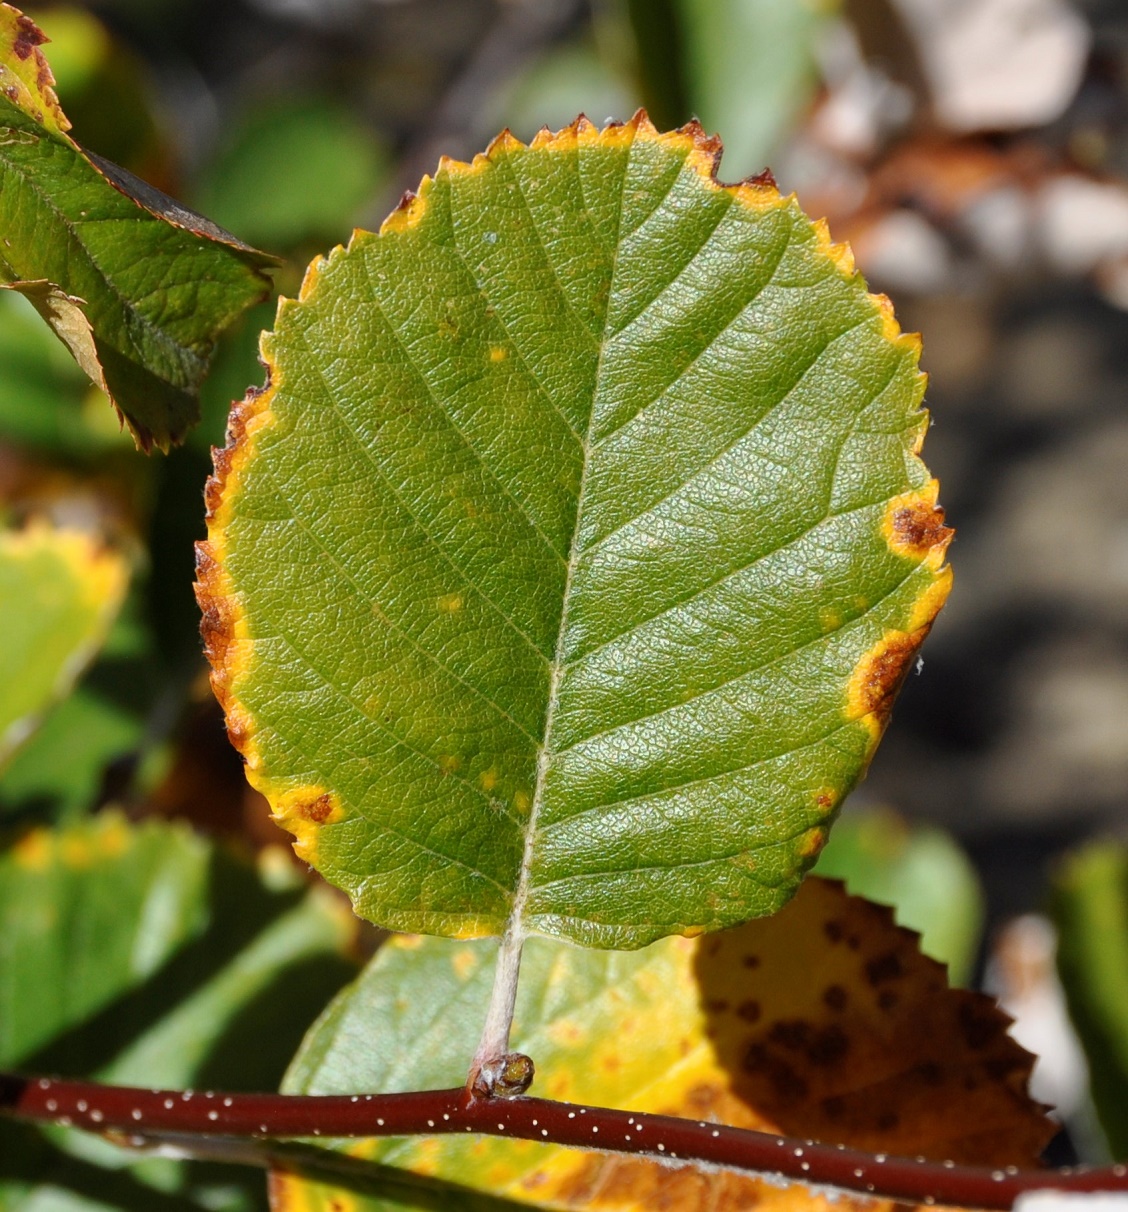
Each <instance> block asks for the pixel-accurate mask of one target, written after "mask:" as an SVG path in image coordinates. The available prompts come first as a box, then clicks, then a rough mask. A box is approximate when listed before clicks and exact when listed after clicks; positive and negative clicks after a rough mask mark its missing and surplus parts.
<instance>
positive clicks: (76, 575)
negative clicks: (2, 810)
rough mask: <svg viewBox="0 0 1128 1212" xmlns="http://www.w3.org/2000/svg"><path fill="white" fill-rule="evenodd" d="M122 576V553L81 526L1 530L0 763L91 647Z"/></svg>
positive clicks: (104, 626) (116, 600) (100, 636)
mask: <svg viewBox="0 0 1128 1212" xmlns="http://www.w3.org/2000/svg"><path fill="white" fill-rule="evenodd" d="M128 579H129V572H128V568H127V565H126V562H125V559H124V557H123V556H122V555H120V554H119V553H118V552H115V551H111V550H108V549H107V548H105V547H103V546H102V545H101V544H100V543H98V542H97V541H96V540H95V539H93V538H91V537H90V536H88V535H86V534H84V533H82V532H80V531H72V530H54V529H52V528H50V527H48V526H46V525H43V524H41V523H39V524H35V525H32V526H29V527H27V528H26V529H24V530H6V531H0V628H2V630H3V634H4V642H3V644H0V767H2V766H3V765H5V764H6V763H7V761H8V760H9V759H10V758H11V756H12V755H13V753H15V751H16V750H17V749H18V748H19V746H20V745H22V744H23V742H24V741H25V740H27V738H28V737H29V736H31V734H32V733H33V731H34V730H35V728H36V727H37V725H38V724H39V722H40V721H41V720H42V718H43V716H44V714H45V713H46V711H47V709H48V708H49V707H51V706H53V705H54V703H55V702H56V701H57V700H58V699H60V698H62V696H63V695H64V694H66V693H67V691H69V690H70V688H71V687H72V686H73V685H74V683H75V681H76V680H77V678H78V677H79V675H80V674H81V673H82V671H83V670H84V669H85V668H86V666H87V665H88V664H89V662H90V660H91V659H92V658H93V657H94V655H95V654H96V653H97V651H98V648H99V646H100V645H101V643H102V641H103V640H104V639H105V636H106V632H107V630H108V629H109V626H110V624H111V623H112V622H113V619H114V616H115V615H116V614H117V611H118V608H119V607H120V606H121V602H122V598H123V597H124V595H125V589H126V585H127V583H128Z"/></svg>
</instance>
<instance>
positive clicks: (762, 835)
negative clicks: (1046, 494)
mask: <svg viewBox="0 0 1128 1212" xmlns="http://www.w3.org/2000/svg"><path fill="white" fill-rule="evenodd" d="M719 151H720V147H719V144H718V143H717V142H716V141H714V140H710V139H706V138H705V136H704V134H703V132H702V131H701V130H700V128H699V127H696V126H691V127H687V128H686V129H685V130H683V131H679V132H675V133H672V134H665V135H662V134H659V133H658V132H657V131H656V130H655V129H654V127H653V126H652V125H651V124H650V123H649V121H648V120H647V119H646V117H645V115H643V114H639V115H637V116H636V117H635V118H634V119H633V120H632V121H631V122H629V123H627V124H626V125H622V124H613V125H611V126H609V127H607V128H606V129H605V130H603V131H597V130H596V129H595V128H594V127H593V126H591V124H590V123H587V122H586V121H585V120H582V119H581V120H579V121H577V122H576V123H575V124H574V125H573V126H572V127H570V128H568V129H566V130H564V131H561V132H560V133H559V134H556V135H551V134H549V133H548V132H542V134H540V135H538V136H537V137H536V139H534V140H533V142H532V143H531V144H530V145H529V146H527V147H526V146H525V145H524V144H521V143H519V142H517V141H516V140H515V139H514V138H513V137H512V136H510V135H508V134H506V135H504V136H502V137H501V138H499V139H498V140H496V141H495V142H494V144H493V145H492V146H491V148H490V150H489V152H488V154H486V155H484V156H479V157H477V158H476V159H475V161H474V162H473V164H457V163H453V162H451V161H444V162H443V163H442V164H441V165H440V168H439V170H438V172H437V174H436V176H435V177H434V179H433V180H432V179H430V178H427V179H425V180H424V182H423V185H422V187H421V190H420V193H419V195H418V197H414V198H411V199H408V200H405V202H404V203H403V204H402V205H401V207H400V209H399V210H397V211H396V212H395V213H394V214H393V215H392V216H391V217H390V218H389V219H388V220H387V221H386V222H385V224H384V225H383V227H382V228H381V231H380V233H379V234H378V235H374V234H371V233H364V232H361V233H357V234H356V235H355V236H354V238H353V240H352V242H351V244H350V246H349V248H348V249H347V250H346V249H338V250H336V251H335V252H334V253H332V254H331V255H330V257H329V258H328V259H327V260H320V261H317V262H315V263H314V265H313V266H312V267H311V269H310V271H309V273H308V275H307V277H306V280H305V283H304V286H303V288H302V292H301V296H300V298H299V299H298V300H297V301H290V300H287V301H284V302H283V303H282V304H281V306H280V307H279V313H278V320H277V325H276V329H275V331H274V332H273V333H272V334H270V335H269V336H268V337H267V338H265V340H264V345H263V349H264V356H265V357H266V359H267V360H268V362H269V368H270V376H271V377H270V384H269V387H268V388H267V390H266V391H265V392H254V393H251V395H249V396H248V398H247V399H246V400H245V401H244V402H243V403H242V404H241V405H239V406H238V407H237V408H236V410H235V411H234V413H233V414H232V418H231V423H230V427H229V443H228V446H227V448H226V449H225V450H224V451H222V452H219V453H218V454H217V458H216V477H215V478H214V479H213V481H212V482H211V484H210V486H209V494H208V496H209V512H210V524H209V539H208V542H207V543H205V544H202V545H201V547H200V549H199V569H200V585H199V591H198V592H199V597H200V601H201V604H202V606H203V609H204V634H205V639H206V643H207V646H208V650H209V656H210V659H211V661H212V664H213V667H214V670H215V676H214V679H213V685H214V686H215V688H216V691H217V694H218V695H219V697H220V699H221V701H222V702H223V703H224V705H225V708H226V711H227V718H228V729H229V732H230V733H231V735H232V737H233V738H234V740H235V741H236V743H237V744H238V745H239V746H240V747H241V749H242V751H243V753H244V755H245V757H246V759H247V764H248V772H249V775H250V777H251V779H252V781H253V782H254V783H255V785H256V786H258V787H259V788H260V790H262V791H263V792H264V793H265V794H266V795H267V796H268V798H269V799H270V801H271V804H272V806H273V808H274V811H275V813H276V815H277V817H278V818H279V819H280V821H281V822H282V823H283V824H285V826H286V827H287V828H288V829H290V830H291V832H293V833H294V834H295V835H296V837H297V839H298V840H297V849H298V852H299V854H300V855H301V856H302V857H303V858H305V859H306V860H307V861H309V862H310V863H312V864H313V865H314V866H316V867H317V868H318V870H320V871H321V872H322V874H324V875H325V876H326V877H327V878H328V879H330V880H332V881H333V882H334V883H337V884H339V885H340V886H341V887H343V888H345V889H347V890H348V892H349V893H350V895H351V896H352V897H353V900H354V903H355V905H356V907H357V909H358V911H359V912H360V913H361V914H362V915H363V916H365V917H368V918H370V919H371V920H373V921H375V922H377V923H379V924H381V925H385V926H390V927H393V928H396V929H405V930H406V929H417V930H421V931H425V932H432V933H443V934H454V935H459V936H474V935H483V934H493V933H498V932H500V931H502V930H503V929H504V928H506V927H507V925H508V927H509V928H510V929H511V930H512V931H513V933H514V934H515V935H516V936H517V937H520V936H522V935H524V934H525V933H543V934H547V935H556V936H560V937H566V938H571V939H574V940H577V941H580V942H584V943H587V944H591V945H597V946H608V947H637V946H641V945H643V944H645V943H647V942H649V941H651V940H653V939H655V938H658V937H660V936H662V935H664V934H670V933H676V932H680V931H684V932H694V931H699V930H701V929H714V928H717V927H720V926H724V925H727V924H730V923H733V922H737V921H742V920H745V919H747V918H749V917H753V916H756V915H757V914H763V913H771V912H773V911H774V910H776V909H778V908H779V906H780V905H782V904H783V903H784V902H785V901H786V900H787V898H788V897H789V896H790V895H791V893H792V892H793V891H794V889H795V887H796V885H797V882H798V880H799V879H800V877H801V875H802V872H803V870H804V869H805V867H806V866H808V865H809V864H810V862H811V861H812V860H813V858H814V856H815V854H816V853H817V852H818V850H819V848H820V847H821V845H822V842H823V840H824V839H825V836H826V829H827V827H828V824H829V822H830V819H831V818H832V816H833V813H834V810H835V809H836V807H837V805H838V804H839V802H840V801H841V799H842V797H843V796H844V795H845V794H846V792H847V791H848V790H849V789H850V788H851V787H852V786H853V784H854V783H855V782H856V780H857V779H858V777H859V775H860V774H861V772H862V770H863V769H864V767H865V765H866V762H867V761H868V760H869V757H870V755H871V754H872V752H873V749H874V746H875V745H876V743H877V741H878V739H879V737H880V735H881V732H882V729H883V728H884V726H885V722H886V720H887V718H888V715H889V711H890V708H891V706H892V701H893V698H894V696H895V694H896V691H897V689H898V687H899V685H900V682H901V679H902V678H903V676H904V674H905V672H906V671H907V669H908V668H909V666H910V664H911V662H912V660H913V658H914V655H915V653H916V649H917V647H918V645H919V644H920V643H921V641H922V640H923V639H924V636H925V634H926V633H927V631H928V628H929V626H930V625H931V622H932V619H933V617H934V615H935V613H936V611H937V610H938V609H939V608H940V605H941V603H942V602H943V600H944V597H945V595H946V594H947V591H948V585H949V573H948V570H947V568H946V567H944V566H943V556H944V550H945V547H946V544H947V540H948V536H949V533H950V532H949V531H948V530H947V528H945V527H944V526H943V524H942V517H943V515H942V512H941V511H940V510H939V509H938V507H937V506H936V503H935V501H936V485H935V482H934V481H930V479H929V476H928V472H927V470H926V469H925V467H924V465H923V463H922V462H921V461H920V460H919V458H917V457H916V451H917V449H918V447H919V444H920V441H921V439H922V436H923V432H924V428H925V424H926V418H925V414H924V413H923V412H922V411H921V410H920V408H919V404H920V398H921V393H922V389H923V379H922V376H921V375H920V374H919V372H918V370H917V356H918V349H919V342H918V341H917V340H916V338H913V337H908V336H905V335H902V334H901V333H900V330H899V329H898V328H897V325H896V323H895V321H894V320H893V317H892V310H891V308H890V306H889V303H888V300H884V299H880V298H875V297H874V296H871V295H869V294H867V293H866V289H865V283H864V282H863V281H862V279H861V276H860V275H859V274H858V273H857V272H856V271H855V269H854V266H853V261H852V259H851V257H850V255H849V251H848V250H847V249H845V248H843V247H841V246H835V245H832V244H831V243H830V241H829V238H828V236H827V233H826V229H825V225H822V224H818V223H812V222H811V221H810V220H809V219H808V218H807V216H806V215H804V214H803V212H802V211H801V210H800V209H799V207H798V205H797V203H796V202H795V200H794V198H783V197H781V196H780V195H779V193H778V192H777V191H776V189H775V187H774V185H773V184H771V183H770V182H768V181H766V180H765V181H758V182H746V183H744V184H741V185H739V186H722V185H720V184H718V183H717V181H716V180H715V178H714V176H713V170H714V168H715V164H716V158H717V156H718V154H719Z"/></svg>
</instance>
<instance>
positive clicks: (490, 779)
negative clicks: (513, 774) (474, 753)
mask: <svg viewBox="0 0 1128 1212" xmlns="http://www.w3.org/2000/svg"><path fill="white" fill-rule="evenodd" d="M478 782H479V783H480V784H481V787H482V790H483V791H492V790H493V789H494V788H495V787H496V786H497V771H496V770H495V769H494V768H493V767H492V766H491V767H490V768H489V770H483V771H482V773H481V774H480V775H478Z"/></svg>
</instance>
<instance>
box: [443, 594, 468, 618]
mask: <svg viewBox="0 0 1128 1212" xmlns="http://www.w3.org/2000/svg"><path fill="white" fill-rule="evenodd" d="M438 605H439V609H440V610H441V611H442V612H443V613H444V614H457V613H458V612H459V611H460V610H461V609H462V594H460V593H447V594H444V595H443V596H442V597H441V598H439V603H438Z"/></svg>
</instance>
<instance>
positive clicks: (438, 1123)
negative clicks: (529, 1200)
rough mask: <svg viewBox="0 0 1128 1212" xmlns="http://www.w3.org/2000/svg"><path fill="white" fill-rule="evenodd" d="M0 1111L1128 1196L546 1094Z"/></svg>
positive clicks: (992, 1190)
mask: <svg viewBox="0 0 1128 1212" xmlns="http://www.w3.org/2000/svg"><path fill="white" fill-rule="evenodd" d="M0 1111H2V1112H5V1113H7V1114H11V1115H16V1116H19V1117H21V1118H26V1119H33V1120H46V1121H51V1122H54V1123H60V1124H70V1125H73V1126H74V1127H77V1128H85V1129H87V1130H90V1131H94V1132H106V1131H110V1130H115V1131H117V1132H124V1133H126V1134H128V1135H130V1136H136V1137H139V1138H142V1139H144V1138H145V1137H147V1136H151V1135H160V1134H176V1135H179V1136H183V1135H184V1134H189V1135H195V1136H208V1137H210V1136H225V1137H252V1138H253V1137H264V1138H265V1137H270V1138H277V1137H306V1138H309V1137H317V1136H323V1137H342V1136H415V1135H438V1134H440V1133H443V1134H445V1133H450V1132H479V1133H487V1134H489V1135H491V1136H510V1137H515V1138H518V1139H521V1140H536V1141H542V1142H544V1143H546V1144H554V1145H572V1146H579V1147H581V1148H595V1149H601V1150H604V1151H607V1152H613V1153H637V1154H642V1155H644V1156H649V1157H654V1158H659V1159H662V1160H666V1161H669V1160H677V1161H685V1162H705V1163H709V1164H712V1165H716V1166H724V1167H727V1168H730V1169H734V1170H743V1171H748V1172H752V1173H759V1174H765V1175H769V1176H772V1177H777V1176H778V1177H783V1178H791V1179H795V1180H797V1181H799V1182H803V1183H815V1184H820V1185H826V1186H832V1187H840V1188H843V1189H845V1190H848V1191H857V1192H860V1193H861V1194H863V1195H874V1196H878V1197H884V1198H887V1199H897V1200H909V1201H913V1202H916V1203H925V1204H931V1203H940V1204H954V1205H962V1206H964V1207H969V1208H1002V1209H1005V1208H1009V1207H1011V1205H1012V1204H1013V1203H1014V1201H1015V1199H1017V1198H1018V1196H1019V1195H1021V1194H1022V1193H1023V1192H1024V1191H1035V1190H1043V1189H1047V1188H1049V1189H1054V1190H1060V1191H1073V1192H1082V1191H1128V1166H1125V1165H1115V1166H1108V1167H1105V1168H1103V1169H1091V1170H1083V1169H1081V1170H1017V1169H1016V1168H1015V1167H1013V1166H1012V1167H1008V1168H1006V1169H997V1170H992V1169H988V1168H985V1167H981V1166H957V1165H955V1164H953V1163H951V1162H930V1161H925V1160H923V1159H914V1158H904V1157H887V1156H885V1154H882V1153H876V1154H873V1153H863V1152H861V1151H860V1150H857V1149H847V1148H843V1147H841V1146H834V1145H824V1144H815V1143H812V1142H811V1141H804V1140H798V1139H795V1138H789V1137H782V1136H774V1135H770V1134H767V1133H763V1132H750V1131H748V1130H747V1129H743V1128H729V1127H725V1126H724V1125H723V1124H712V1123H707V1122H704V1121H695V1120H686V1119H676V1118H674V1117H672V1116H668V1115H645V1114H641V1113H631V1112H628V1111H613V1110H610V1109H608V1108H606V1107H585V1106H580V1105H579V1104H573V1103H562V1102H554V1101H551V1100H548V1099H542V1098H513V1099H500V1098H475V1097H473V1096H471V1095H470V1094H469V1093H468V1092H467V1091H466V1090H465V1089H463V1088H459V1089H457V1090H426V1091H420V1092H417V1093H411V1094H353V1095H349V1094H337V1095H319V1096H297V1095H283V1094H223V1093H217V1092H213V1091H191V1090H183V1091H180V1090H143V1089H133V1088H130V1087H127V1086H103V1085H98V1084H96V1083H94V1082H81V1081H66V1080H56V1079H52V1078H31V1077H18V1076H15V1075H13V1074H0Z"/></svg>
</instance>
